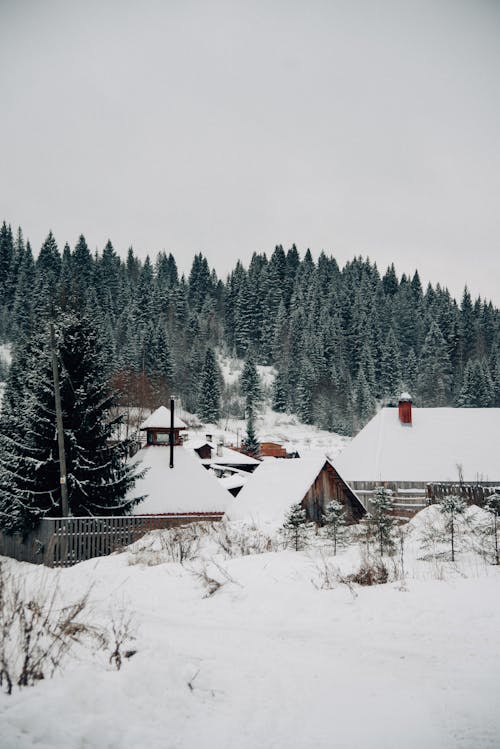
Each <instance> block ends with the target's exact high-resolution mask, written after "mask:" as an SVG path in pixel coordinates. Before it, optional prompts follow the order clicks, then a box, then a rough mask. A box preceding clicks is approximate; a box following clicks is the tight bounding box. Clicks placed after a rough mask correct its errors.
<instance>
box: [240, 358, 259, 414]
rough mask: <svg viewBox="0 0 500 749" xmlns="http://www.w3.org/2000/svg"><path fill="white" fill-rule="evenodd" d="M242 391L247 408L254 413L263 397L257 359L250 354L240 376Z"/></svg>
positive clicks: (248, 411)
mask: <svg viewBox="0 0 500 749" xmlns="http://www.w3.org/2000/svg"><path fill="white" fill-rule="evenodd" d="M240 388H241V392H242V393H243V395H244V396H245V408H246V411H247V413H254V412H255V408H256V407H257V406H258V404H259V402H260V400H261V398H262V387H261V384H260V377H259V373H258V372H257V367H256V366H255V359H254V357H253V356H252V355H251V354H250V355H248V356H247V359H246V361H245V366H244V367H243V372H242V373H241V378H240Z"/></svg>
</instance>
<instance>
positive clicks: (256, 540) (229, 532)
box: [213, 520, 276, 558]
mask: <svg viewBox="0 0 500 749" xmlns="http://www.w3.org/2000/svg"><path fill="white" fill-rule="evenodd" d="M213 538H214V541H215V543H216V544H217V545H218V546H219V548H220V549H221V550H222V551H223V552H224V554H225V555H226V556H227V557H229V558H232V557H244V556H248V555H250V554H264V553H266V552H269V551H275V550H276V543H275V542H274V541H273V539H272V538H271V537H270V536H268V535H266V534H265V533H263V532H262V531H261V530H259V529H258V528H257V527H256V526H249V525H245V526H237V525H234V524H231V523H228V522H227V521H225V520H222V521H221V522H220V523H217V525H216V526H214V533H213Z"/></svg>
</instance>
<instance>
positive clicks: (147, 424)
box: [139, 406, 186, 429]
mask: <svg viewBox="0 0 500 749" xmlns="http://www.w3.org/2000/svg"><path fill="white" fill-rule="evenodd" d="M170 424H171V421H170V409H168V408H166V407H165V406H159V407H158V408H157V409H156V411H153V413H152V414H151V415H150V416H148V418H147V419H145V420H144V421H143V422H142V424H141V425H140V427H139V429H154V428H155V427H156V428H158V429H170ZM185 428H186V424H185V423H184V421H182V419H179V417H178V416H177V414H176V413H175V412H174V429H185Z"/></svg>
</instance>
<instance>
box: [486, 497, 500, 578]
mask: <svg viewBox="0 0 500 749" xmlns="http://www.w3.org/2000/svg"><path fill="white" fill-rule="evenodd" d="M484 509H485V510H486V512H488V513H489V515H490V518H491V528H490V529H489V530H490V532H489V534H488V535H489V536H490V537H491V540H492V547H493V558H494V560H495V564H500V549H499V547H498V526H499V524H500V520H499V519H500V491H499V490H498V489H495V491H494V492H493V494H490V496H489V497H488V500H487V502H486V504H485V506H484Z"/></svg>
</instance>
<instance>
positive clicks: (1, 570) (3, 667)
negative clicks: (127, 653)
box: [0, 564, 106, 694]
mask: <svg viewBox="0 0 500 749" xmlns="http://www.w3.org/2000/svg"><path fill="white" fill-rule="evenodd" d="M88 596H89V592H87V593H86V594H85V595H84V596H83V597H82V598H79V599H78V600H77V601H75V602H74V603H72V604H70V605H69V606H68V605H66V606H62V605H61V604H60V602H59V589H58V586H57V584H56V585H52V586H51V592H47V590H46V586H45V585H39V586H38V588H37V590H36V591H35V592H33V593H30V594H27V593H26V590H25V586H24V584H23V581H22V580H21V579H20V578H19V577H17V576H15V575H12V574H9V573H8V572H7V571H6V570H5V567H4V565H2V564H0V686H2V687H3V688H4V689H5V691H6V692H7V694H11V693H12V689H13V687H14V686H18V687H26V686H31V685H33V684H35V683H36V682H37V681H40V680H41V679H44V678H46V677H47V676H48V677H50V676H52V675H53V674H54V672H55V671H56V670H57V669H58V668H59V667H60V665H61V664H62V662H63V660H64V658H65V656H66V655H67V654H68V653H69V651H70V650H71V649H72V647H73V646H74V645H76V644H82V643H83V642H84V641H86V640H87V641H88V640H92V641H93V643H95V642H96V641H97V643H98V645H99V646H100V647H104V646H105V642H106V638H105V635H104V634H103V633H102V631H101V630H100V629H99V628H96V627H93V626H92V625H91V624H89V623H88V622H87V621H86V620H85V618H84V616H83V615H84V612H85V609H86V607H87V604H88Z"/></svg>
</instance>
